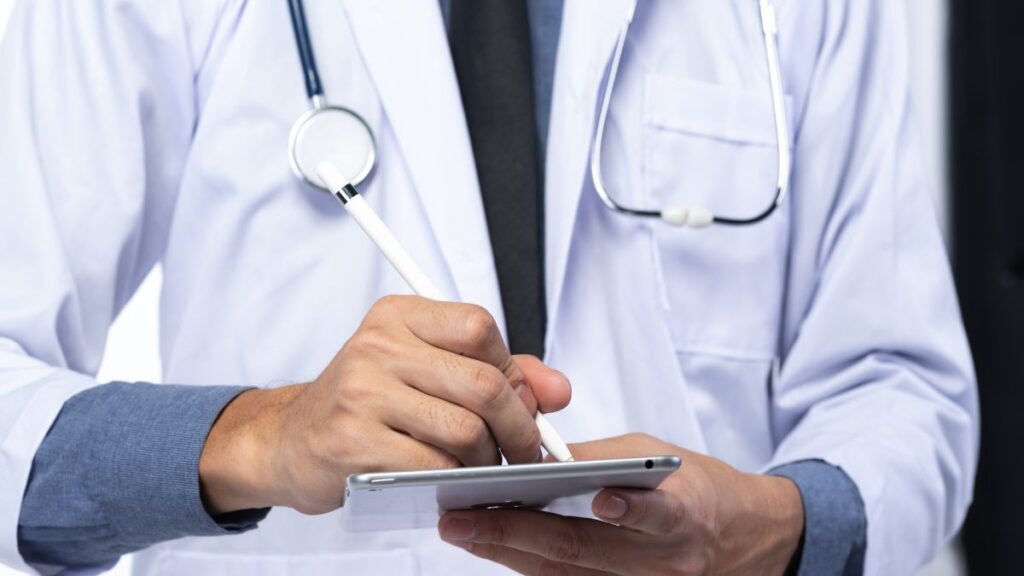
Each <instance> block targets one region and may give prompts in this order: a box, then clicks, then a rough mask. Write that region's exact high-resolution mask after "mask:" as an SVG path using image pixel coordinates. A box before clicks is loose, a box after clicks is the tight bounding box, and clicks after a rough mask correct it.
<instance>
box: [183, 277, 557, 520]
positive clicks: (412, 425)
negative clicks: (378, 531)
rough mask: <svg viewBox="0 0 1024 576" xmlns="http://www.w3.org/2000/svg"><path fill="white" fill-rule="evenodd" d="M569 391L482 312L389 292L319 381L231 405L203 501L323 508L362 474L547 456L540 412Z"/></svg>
mask: <svg viewBox="0 0 1024 576" xmlns="http://www.w3.org/2000/svg"><path fill="white" fill-rule="evenodd" d="M570 395H571V392H570V386H569V382H568V380H567V379H566V378H565V376H564V375H562V374H561V373H560V372H558V371H556V370H553V369H551V368H548V367H547V366H545V365H544V364H543V363H541V361H540V360H538V359H536V358H534V357H532V356H512V355H510V354H509V352H508V349H507V348H506V347H505V344H504V343H503V341H502V339H501V334H500V333H499V332H498V328H497V325H496V324H495V322H494V319H493V318H492V317H491V315H490V314H489V313H487V311H486V310H484V309H483V308H481V307H479V306H474V305H470V304H456V303H444V302H436V301H433V300H428V299H425V298H419V297H414V296H389V297H385V298H383V299H381V300H379V301H378V302H377V303H376V304H375V305H374V306H373V308H372V309H371V310H370V312H369V313H368V314H367V315H366V318H365V319H364V320H363V323H362V325H361V326H360V327H359V329H358V330H357V331H356V333H355V334H354V335H353V336H352V338H351V339H349V341H348V342H347V343H346V344H345V345H344V347H342V349H341V351H340V352H338V354H337V355H336V356H335V357H334V359H333V360H332V361H331V363H330V364H329V365H328V366H327V368H326V369H325V370H324V371H323V373H322V374H321V375H320V377H319V378H317V379H316V381H315V382H312V383H310V384H299V385H294V386H288V387H284V388H278V389H272V390H251V391H248V392H245V393H243V394H241V395H239V397H238V398H236V399H235V400H234V401H232V402H231V403H230V404H229V405H228V407H227V408H226V409H225V410H224V412H223V413H222V414H221V416H220V417H219V418H218V420H217V422H216V423H215V424H214V427H213V429H212V430H211V432H210V436H209V438H208V439H207V443H206V446H205V447H204V449H203V454H202V457H201V459H200V467H199V468H200V480H201V484H202V488H203V496H204V500H205V503H206V506H207V508H208V509H209V510H210V511H211V512H212V513H215V514H216V513H223V512H228V511H232V510H240V509H245V508H259V507H265V506H289V507H292V508H295V509H297V510H299V511H301V512H305V513H309V514H319V513H324V512H329V511H331V510H333V509H335V508H337V507H339V506H340V505H341V504H342V501H343V498H344V491H345V479H346V477H347V476H348V475H350V474H355V473H360V472H369V471H374V472H376V471H400V470H422V469H432V468H453V467H458V466H483V465H489V464H497V463H499V462H500V461H501V458H500V454H504V456H505V458H506V459H507V460H508V461H509V462H510V463H523V462H535V461H538V460H539V458H540V434H539V432H538V430H537V426H536V424H535V423H534V420H533V415H534V413H535V412H536V411H537V410H538V409H540V410H541V411H542V412H552V411H556V410H560V409H562V408H564V407H565V406H566V405H567V404H568V403H569V398H570ZM499 450H500V454H499Z"/></svg>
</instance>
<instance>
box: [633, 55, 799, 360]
mask: <svg viewBox="0 0 1024 576" xmlns="http://www.w3.org/2000/svg"><path fill="white" fill-rule="evenodd" d="M766 82H767V81H766ZM771 106H772V104H771V93H770V91H769V90H768V86H767V83H766V85H765V87H764V89H763V90H758V91H755V90H749V89H746V88H737V87H727V86H721V85H714V84H706V83H700V82H694V81H691V80H687V79H680V78H675V77H667V76H660V75H648V76H647V77H646V79H645V83H644V115H643V118H644V122H643V124H644V126H643V146H644V155H643V157H644V160H643V189H644V195H645V196H646V199H645V200H646V202H648V203H649V204H650V205H653V206H660V207H670V206H676V207H695V206H699V207H704V208H707V209H709V210H711V211H712V212H713V213H714V214H717V215H721V216H727V217H742V218H746V217H751V216H754V215H756V214H758V213H760V212H762V211H763V210H764V209H765V208H767V207H768V206H769V205H770V204H771V202H772V200H773V198H774V195H775V188H776V182H777V148H776V139H775V122H774V116H773V115H772V107H771ZM790 117H791V116H790ZM785 208H786V205H785V204H784V205H783V207H782V209H780V210H777V211H776V212H775V213H774V214H773V215H772V216H771V217H770V218H768V219H767V220H765V221H762V222H761V223H758V224H756V225H753V226H722V225H714V226H712V227H710V228H706V229H703V230H690V229H679V228H674V227H670V226H667V225H664V224H658V225H655V226H654V228H653V229H654V235H655V239H656V242H655V247H656V251H657V254H656V256H657V260H658V263H659V270H660V273H661V281H662V286H663V288H664V293H663V300H664V304H665V308H666V322H667V324H668V326H669V329H670V331H671V334H672V338H673V340H674V343H675V346H676V349H677V351H678V352H680V353H696V354H709V355H714V356H722V357H727V358H734V359H740V360H755V361H763V360H769V359H770V358H771V357H772V356H773V355H774V351H775V347H776V338H777V330H778V328H777V327H778V322H779V317H780V309H781V302H782V285H783V278H784V265H785V254H786V248H787V242H788V227H789V215H788V211H787V210H786V209H785Z"/></svg>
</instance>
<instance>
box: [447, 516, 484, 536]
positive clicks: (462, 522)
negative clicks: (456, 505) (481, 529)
mask: <svg viewBox="0 0 1024 576" xmlns="http://www.w3.org/2000/svg"><path fill="white" fill-rule="evenodd" d="M474 535H476V523H475V522H473V521H472V520H470V519H469V518H449V519H448V521H447V522H444V524H443V525H442V526H441V538H444V539H445V540H455V541H459V540H469V539H470V538H472V537H473V536H474Z"/></svg>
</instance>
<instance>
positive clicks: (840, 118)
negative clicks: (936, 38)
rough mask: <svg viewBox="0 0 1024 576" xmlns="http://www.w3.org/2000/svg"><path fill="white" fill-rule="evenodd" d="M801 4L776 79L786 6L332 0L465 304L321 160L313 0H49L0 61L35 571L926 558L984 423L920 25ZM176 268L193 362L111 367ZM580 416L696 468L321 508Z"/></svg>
mask: <svg viewBox="0 0 1024 576" xmlns="http://www.w3.org/2000/svg"><path fill="white" fill-rule="evenodd" d="M776 3H777V9H778V22H777V26H778V40H779V50H780V54H779V58H778V61H779V63H780V65H781V66H780V68H779V70H778V72H779V73H778V74H777V75H775V74H773V73H772V72H773V71H772V70H771V68H772V64H771V63H770V62H771V58H766V51H765V35H764V33H763V30H766V29H767V30H769V31H770V30H771V29H772V28H773V27H772V26H771V24H773V22H772V21H771V20H769V21H762V15H763V14H762V13H761V11H760V8H761V7H763V4H762V3H759V2H758V1H756V0H716V1H714V2H710V1H700V0H685V1H680V0H663V1H658V0H641V1H640V2H638V3H636V6H635V15H634V17H633V19H632V24H631V26H629V28H628V31H627V30H626V28H625V26H624V23H625V22H627V19H628V17H629V15H631V14H634V12H633V10H634V2H632V1H630V0H601V1H595V0H588V1H582V0H568V1H566V2H565V4H564V11H563V8H562V5H561V3H560V2H545V1H543V0H534V1H530V2H527V3H517V2H486V3H485V2H468V1H467V2H461V1H458V0H453V1H452V2H441V3H439V2H437V1H436V0H416V1H408V2H397V1H394V0H307V3H306V14H307V17H308V21H309V37H310V38H311V43H312V46H313V48H314V51H315V53H316V55H317V57H318V64H319V72H320V80H321V81H322V85H323V87H324V96H325V98H326V100H327V101H328V102H329V103H330V104H335V105H340V106H344V107H345V108H347V109H349V110H351V111H353V112H355V113H357V114H358V116H359V117H360V118H361V119H362V121H363V122H365V124H366V127H368V129H369V133H370V134H372V135H373V142H374V144H375V162H374V165H373V168H372V172H371V173H370V174H369V175H368V177H367V178H365V180H363V181H362V182H361V184H360V191H361V193H362V194H363V195H364V196H365V198H366V200H367V201H368V202H370V203H371V204H372V205H373V206H374V207H375V209H376V210H377V211H378V212H379V213H380V214H381V216H382V218H383V219H384V220H385V221H387V222H388V224H389V225H390V226H391V227H392V228H393V229H394V230H395V231H396V233H397V234H398V236H399V237H400V240H401V241H402V242H403V243H404V244H405V245H407V246H409V247H410V248H411V250H412V252H413V255H414V257H415V258H416V259H417V260H418V261H419V262H420V263H421V264H422V265H423V266H424V268H425V269H426V271H427V273H428V274H429V275H430V276H431V277H433V278H434V279H435V280H436V281H437V282H438V283H439V284H441V285H442V290H443V291H444V292H445V293H448V294H452V295H456V296H457V297H458V299H459V300H460V301H463V302H469V303H472V304H442V303H436V302H430V301H426V300H423V299H419V298H415V297H411V296H388V295H391V294H402V293H406V292H407V289H406V288H405V286H404V284H403V282H402V280H401V278H399V277H398V276H397V275H396V274H395V273H394V272H393V271H392V270H391V268H390V267H389V266H388V265H387V263H386V262H385V261H384V260H383V259H382V258H381V257H380V256H379V255H378V253H377V252H376V251H375V250H374V249H373V246H372V245H371V244H370V243H369V242H368V241H367V240H366V239H365V237H364V236H363V235H362V234H361V232H360V231H359V229H358V228H357V226H356V225H355V223H354V222H352V221H351V220H350V219H348V218H347V217H346V216H345V214H344V213H343V212H342V211H341V209H340V208H339V207H338V206H337V204H336V202H335V201H334V199H332V198H330V196H329V195H326V194H321V193H319V192H317V191H316V190H315V189H314V188H313V187H312V186H309V185H308V184H305V183H303V182H302V181H300V180H299V179H298V178H296V177H295V174H293V170H292V169H291V166H290V162H289V157H288V154H286V151H287V147H286V144H287V142H288V139H289V132H290V130H291V127H292V125H293V122H294V120H295V118H296V117H297V116H298V115H300V114H301V113H302V112H303V111H304V110H305V109H306V107H307V104H306V101H307V96H308V94H307V93H306V92H305V91H304V90H303V84H304V78H308V75H304V74H303V69H302V68H301V67H300V66H299V64H298V61H299V59H298V56H297V53H296V49H295V35H294V30H293V28H292V26H291V25H290V24H289V14H288V4H287V3H286V2H284V1H283V0H282V1H271V0H265V1H260V2H254V1H253V2H244V1H239V0H178V1H168V0H105V1H100V0H77V1H74V2H72V1H67V0H34V1H23V2H20V3H19V4H18V5H17V7H16V8H15V11H14V14H13V16H12V19H11V22H10V24H9V28H8V32H7V37H6V38H5V40H4V44H3V48H2V52H0V78H2V81H0V126H2V127H3V129H2V130H0V206H2V209H0V278H3V281H2V282H0V486H2V487H3V489H2V490H0V560H2V561H3V562H4V563H6V564H8V565H10V566H13V567H16V568H22V569H34V570H37V571H40V572H47V573H50V572H55V571H58V570H61V569H67V568H70V569H73V570H84V571H88V570H96V569H98V568H102V567H104V566H109V565H110V563H111V562H113V561H115V560H116V558H117V557H118V556H119V555H120V554H123V553H126V552H129V551H133V550H138V549H143V548H144V549H145V550H144V551H143V552H141V553H139V554H138V555H137V556H136V561H135V569H136V571H137V572H139V573H142V574H192V573H198V574H228V573H244V574H282V573H289V572H300V573H301V572H313V573H334V574H361V573H374V574H419V573H422V574H440V573H474V574H482V573H490V572H500V571H503V570H505V568H503V566H502V565H504V566H507V567H509V568H512V569H514V570H518V571H521V572H524V573H567V574H599V573H617V574H625V573H636V572H642V573H684V574H690V573H694V574H696V573H718V572H723V571H734V572H746V573H758V574H767V573H778V574H781V573H783V572H784V571H785V570H787V568H788V569H792V570H797V569H798V570H801V571H803V572H804V573H814V574H826V573H843V572H844V571H845V573H857V572H860V571H863V572H865V573H869V574H910V573H912V572H913V571H914V570H915V569H916V568H917V567H918V566H920V565H921V564H923V563H924V562H926V561H927V560H928V559H929V558H930V557H931V556H932V555H933V554H934V553H935V552H936V551H937V550H938V549H939V547H941V546H942V545H943V544H944V543H945V542H946V541H947V540H948V539H949V538H950V537H951V536H952V535H953V534H954V533H955V532H956V530H957V529H958V527H959V526H960V523H961V521H962V519H963V517H964V514H965V512H966V509H967V506H968V504H969V502H970V498H971V489H972V483H973V477H974V470H975V460H976V454H977V438H978V414H977V404H976V391H975V383H974V376H973V371H972V366H971V361H970V354H969V350H968V346H967V342H966V340H965V337H964V334H963V330H962V326H961V322H960V318H959V311H958V308H957V303H956V295H955V292H954V289H953V284H952V281H951V278H950V274H949V270H948V265H947V262H946V258H945V255H944V253H943V248H942V242H941V240H940V237H939V234H938V229H937V226H936V224H935V221H934V217H933V215H932V211H931V207H930V206H929V201H928V193H927V184H926V182H925V180H924V177H923V175H922V170H921V168H920V163H919V161H918V158H917V144H916V133H915V130H914V128H913V126H912V124H911V122H910V118H911V114H910V105H909V102H908V94H907V66H908V61H907V51H906V46H905V45H904V40H903V38H904V24H905V14H904V13H903V9H902V3H900V2H889V1H885V0H836V1H826V0H803V1H801V2H795V1H793V0H778V1H777V2H776ZM485 5H487V6H490V8H489V9H493V10H499V9H500V10H505V11H508V12H495V13H491V14H489V15H488V13H487V10H479V9H476V10H474V8H473V6H485ZM510 7H513V8H510ZM496 14H497V15H500V18H498V19H497V21H498V22H500V23H504V24H505V25H500V26H496V25H495V18H496ZM489 17H490V19H489ZM526 34H528V35H529V40H528V41H525V40H524V35H526ZM769 36H771V34H769ZM772 38H774V37H773V36H772ZM524 47H525V48H527V49H528V50H529V52H524V51H523V50H524ZM477 56H479V57H477ZM613 77H614V82H610V81H609V80H611V79H612V78H613ZM775 78H778V79H779V81H778V82H774V81H773V79H775ZM503 81H505V84H502V82H503ZM609 88H611V89H609ZM523 103H526V104H528V106H526V107H525V108H524V106H523ZM548 111H549V112H550V115H548ZM524 113H526V114H527V115H528V116H527V117H524V116H523V114H524ZM780 114H781V117H783V118H785V119H786V122H785V123H780V122H779V121H778V119H779V118H780ZM524 118H525V119H524ZM534 121H536V124H534ZM531 151H532V154H533V155H531ZM502 152H504V154H502ZM790 154H791V158H792V163H791V170H789V169H786V170H784V171H783V172H784V174H779V168H780V166H783V165H784V164H787V163H784V162H781V161H780V158H786V157H788V156H789V155H790ZM534 155H535V156H534ZM535 157H536V158H537V160H536V161H534V158H535ZM503 158H504V159H503ZM508 158H515V159H516V160H515V161H514V162H511V161H508ZM595 158H596V159H597V161H596V162H595ZM595 164H596V165H597V166H598V168H599V169H598V170H596V171H595V170H593V168H594V166H595ZM780 176H781V177H780ZM787 176H791V179H790V183H791V186H789V187H788V195H786V196H785V197H784V198H778V200H781V202H776V200H777V198H776V196H777V190H778V189H784V188H786V187H785V186H782V187H780V186H777V183H779V182H783V181H785V180H786V177H787ZM616 205H617V206H619V207H620V209H617V210H613V209H611V208H610V206H616ZM622 207H628V208H636V209H640V210H641V211H643V210H647V211H651V212H659V211H663V213H662V214H663V215H664V216H666V218H663V219H658V218H655V217H650V216H646V215H644V214H626V213H623V212H624V210H622V209H621V208H622ZM679 207H685V208H689V210H687V212H685V213H683V212H682V211H681V210H676V209H675V208H679ZM765 207H773V209H772V210H770V213H767V214H766V215H765V217H764V218H763V219H757V218H755V219H757V220H758V221H757V222H756V223H753V222H751V223H748V224H746V225H730V224H728V223H715V224H711V225H710V226H706V227H702V228H698V227H694V226H685V225H684V226H678V225H677V224H679V223H681V222H683V220H688V222H685V224H690V225H694V224H696V225H703V224H707V223H708V222H707V220H709V218H710V217H711V216H718V217H719V218H731V217H734V218H740V219H742V218H745V217H747V216H750V215H754V216H756V215H759V214H761V213H762V212H763V211H764V210H765ZM655 215H656V214H655ZM683 216H686V218H683ZM506 220H508V221H506ZM157 263H160V264H162V266H163V274H164V289H163V294H162V301H161V313H162V316H161V317H162V323H161V327H160V329H161V347H162V350H161V352H162V358H163V368H164V380H165V381H166V382H169V383H174V385H150V384H143V383H134V384H128V383H105V384H101V383H98V382H97V381H95V380H94V378H93V375H94V374H95V372H96V370H97V367H98V365H99V363H100V360H101V355H102V351H103V347H104V340H105V335H106V330H107V327H108V326H109V324H110V322H111V321H112V320H113V318H114V317H115V316H116V315H117V313H118V312H119V311H120V309H121V308H122V307H123V305H124V304H125V302H126V301H127V300H128V299H129V298H130V296H131V295H132V293H133V292H134V290H135V289H136V288H137V286H138V284H139V282H141V280H142V278H143V277H144V276H145V275H146V274H147V272H148V271H149V270H150V269H152V267H153V266H154V265H155V264H157ZM519 352H525V353H532V354H533V355H535V356H539V357H542V358H543V362H541V361H540V360H538V359H536V358H533V357H531V356H526V355H515V356H513V355H512V354H511V353H519ZM555 369H557V370H555ZM569 381H571V382H572V386H573V390H572V401H571V404H569V396H570V392H569ZM304 382H305V383H304ZM296 383H298V384H296ZM253 387H256V388H253ZM567 404H569V405H568V407H567V408H566V409H564V410H562V411H561V412H557V413H554V414H551V416H550V419H551V422H552V423H553V424H554V425H555V427H556V428H557V429H558V430H559V431H560V432H561V433H562V435H563V436H565V437H566V438H567V439H569V440H570V441H572V442H578V443H577V444H574V445H573V449H574V450H575V452H576V455H577V458H595V457H610V456H624V455H630V454H648V453H654V452H657V453H662V452H665V453H678V454H680V455H682V457H683V460H684V465H683V467H682V469H681V470H680V472H679V473H677V474H676V475H675V476H673V477H672V478H671V479H670V480H668V481H666V482H665V484H664V485H663V486H662V487H661V488H660V489H659V490H657V491H654V492H651V493H648V494H640V493H632V492H628V491H606V492H602V493H601V494H599V495H598V496H597V497H596V498H595V500H594V501H593V503H592V511H593V512H594V513H595V514H596V516H597V517H598V518H600V520H595V519H571V518H569V517H562V516H557V515H554V514H543V513H536V512H501V513H474V514H469V513H452V514H448V515H447V516H445V517H444V518H443V519H442V521H441V523H440V525H439V527H438V532H434V531H412V532H392V533H379V534H349V533H345V532H343V531H342V530H341V528H340V521H339V518H338V516H337V512H332V513H330V514H321V515H318V516H310V515H307V514H308V513H324V512H329V511H332V510H335V509H336V508H337V506H339V505H340V504H341V500H342V495H343V479H344V477H345V475H346V474H348V473H351V472H356V471H362V470H378V469H412V468H424V467H436V466H456V465H475V464H483V463H493V462H495V461H497V460H498V458H499V452H500V453H501V454H503V455H504V456H505V457H506V458H507V459H508V460H509V461H510V462H525V461H532V460H534V459H536V458H537V457H538V455H539V440H538V435H537V430H536V428H535V427H534V426H533V424H532V418H531V417H530V416H531V413H532V412H533V411H535V410H537V409H540V410H541V411H544V412H553V411H557V410H559V409H561V408H563V407H566V405H567ZM602 439H604V440H602ZM269 507H273V510H272V511H271V512H270V513H269V515H267V514H268V511H267V509H268V508H269ZM257 526H258V527H257ZM254 528H255V529H254ZM217 534H221V535H224V536H223V537H219V538H209V537H204V536H210V535H217ZM439 536H440V537H439ZM467 551H468V552H469V553H467ZM559 571H560V572H559Z"/></svg>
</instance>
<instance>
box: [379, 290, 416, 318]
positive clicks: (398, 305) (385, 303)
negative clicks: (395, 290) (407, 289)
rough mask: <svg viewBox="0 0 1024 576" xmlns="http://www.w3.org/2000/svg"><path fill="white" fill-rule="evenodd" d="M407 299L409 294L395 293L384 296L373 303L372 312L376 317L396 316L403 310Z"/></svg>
mask: <svg viewBox="0 0 1024 576" xmlns="http://www.w3.org/2000/svg"><path fill="white" fill-rule="evenodd" d="M407 299H408V296H397V295H394V294H389V295H387V296H383V297H381V298H380V299H378V300H377V301H376V302H374V303H373V306H372V307H371V308H370V314H371V315H373V316H375V317H376V316H383V317H384V318H391V317H394V316H395V315H396V314H397V313H399V312H400V311H401V310H402V308H403V306H404V305H405V301H406V300H407Z"/></svg>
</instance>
